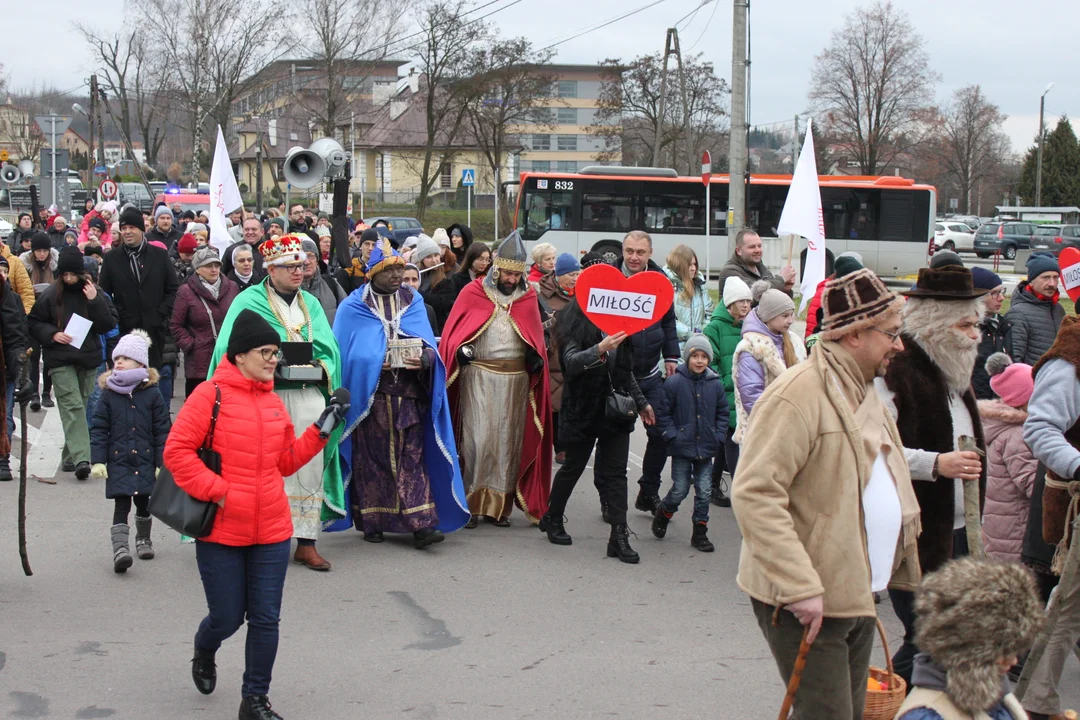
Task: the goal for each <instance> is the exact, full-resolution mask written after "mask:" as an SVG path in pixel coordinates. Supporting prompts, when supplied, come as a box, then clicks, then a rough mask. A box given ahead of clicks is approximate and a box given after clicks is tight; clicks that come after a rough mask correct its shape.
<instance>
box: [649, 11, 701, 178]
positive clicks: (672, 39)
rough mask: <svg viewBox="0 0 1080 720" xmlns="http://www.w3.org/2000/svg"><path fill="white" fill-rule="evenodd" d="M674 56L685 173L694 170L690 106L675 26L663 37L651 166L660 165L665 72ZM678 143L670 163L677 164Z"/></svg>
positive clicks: (664, 103) (665, 99)
mask: <svg viewBox="0 0 1080 720" xmlns="http://www.w3.org/2000/svg"><path fill="white" fill-rule="evenodd" d="M672 55H674V56H675V61H676V62H677V63H678V68H679V95H680V98H681V102H682V110H683V112H682V116H683V129H684V132H685V134H686V163H687V171H686V172H687V174H692V173H693V172H694V168H693V165H694V147H693V142H692V138H691V136H690V106H689V104H688V103H687V101H686V73H685V72H684V71H683V61H682V50H681V49H680V48H679V31H678V30H677V29H676V28H668V31H667V35H666V36H665V38H664V67H663V70H662V71H661V73H660V107H659V108H658V112H657V117H656V137H655V139H654V141H653V159H652V164H653V167H660V140H661V138H662V137H663V135H664V112H665V106H666V105H667V74H668V58H669V57H671V56H672ZM678 157H679V152H678V143H676V144H675V148H674V149H673V150H672V153H671V161H672V162H671V164H672V165H676V166H677V165H678V164H679V161H678Z"/></svg>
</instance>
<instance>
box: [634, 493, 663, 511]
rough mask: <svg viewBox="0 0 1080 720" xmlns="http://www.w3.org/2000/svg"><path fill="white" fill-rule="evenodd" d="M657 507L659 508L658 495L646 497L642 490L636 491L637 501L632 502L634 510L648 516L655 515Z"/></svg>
mask: <svg viewBox="0 0 1080 720" xmlns="http://www.w3.org/2000/svg"><path fill="white" fill-rule="evenodd" d="M659 507H660V496H659V495H656V494H653V495H646V494H645V491H644V490H639V491H638V494H637V500H635V501H634V508H635V509H637V510H640V511H641V512H646V513H649V514H650V515H655V514H656V511H657V510H658V509H659Z"/></svg>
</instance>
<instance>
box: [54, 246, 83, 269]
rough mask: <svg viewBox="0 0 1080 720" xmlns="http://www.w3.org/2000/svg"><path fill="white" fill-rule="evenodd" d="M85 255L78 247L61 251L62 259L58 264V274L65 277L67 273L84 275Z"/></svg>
mask: <svg viewBox="0 0 1080 720" xmlns="http://www.w3.org/2000/svg"><path fill="white" fill-rule="evenodd" d="M85 269H86V268H85V266H84V265H83V254H82V252H80V250H79V248H77V247H70V246H69V247H66V248H64V249H63V250H61V251H60V259H59V260H58V261H57V262H56V274H57V275H63V274H64V273H66V272H69V273H75V274H76V275H82V274H83V271H84V270H85Z"/></svg>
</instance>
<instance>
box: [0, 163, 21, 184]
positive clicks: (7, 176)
mask: <svg viewBox="0 0 1080 720" xmlns="http://www.w3.org/2000/svg"><path fill="white" fill-rule="evenodd" d="M21 178H22V173H21V172H19V168H17V167H15V166H14V165H5V166H4V167H2V168H0V181H3V182H5V183H7V184H8V185H14V184H15V183H17V182H19V180H20V179H21Z"/></svg>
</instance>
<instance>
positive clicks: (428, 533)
mask: <svg viewBox="0 0 1080 720" xmlns="http://www.w3.org/2000/svg"><path fill="white" fill-rule="evenodd" d="M445 539H446V536H445V535H443V534H442V533H441V532H440V531H438V530H436V529H435V528H424V529H423V530H417V531H416V532H414V533H413V546H414V547H415V548H416V549H417V550H420V549H423V548H426V547H427V546H428V545H434V544H435V543H441V542H442V541H443V540H445Z"/></svg>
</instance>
